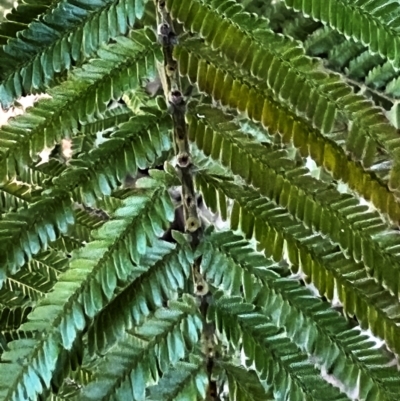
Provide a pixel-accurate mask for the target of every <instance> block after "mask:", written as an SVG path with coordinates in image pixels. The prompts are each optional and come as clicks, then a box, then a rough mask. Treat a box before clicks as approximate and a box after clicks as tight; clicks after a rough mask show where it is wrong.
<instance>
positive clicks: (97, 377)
mask: <svg viewBox="0 0 400 401" xmlns="http://www.w3.org/2000/svg"><path fill="white" fill-rule="evenodd" d="M128 319H129V318H128ZM201 326H202V322H201V319H200V318H199V316H197V315H196V305H195V302H194V300H193V299H191V298H190V297H185V298H184V299H181V300H178V301H176V300H175V301H174V300H171V301H170V302H168V308H165V307H159V308H158V309H157V310H155V311H154V312H152V313H151V314H150V315H149V316H148V318H147V319H146V321H145V322H143V321H142V322H141V323H136V324H135V328H131V329H129V330H128V331H127V332H125V331H123V332H122V333H121V337H120V338H119V341H118V343H117V345H116V346H115V347H112V348H111V349H110V350H109V351H108V352H107V354H106V355H105V357H104V358H102V359H100V360H99V362H98V363H97V364H95V368H94V377H93V381H92V382H91V383H90V384H89V385H88V386H86V387H85V388H84V389H83V391H82V393H81V397H80V398H79V399H81V400H82V401H83V400H95V399H97V398H98V397H99V396H101V397H102V399H104V400H108V399H114V397H115V396H117V397H118V398H119V399H122V398H123V397H124V396H125V397H128V398H130V399H133V400H142V399H144V394H145V389H146V387H147V386H148V385H149V384H152V383H157V382H158V381H159V379H160V375H161V374H163V373H166V375H167V376H168V375H169V374H170V373H171V370H170V369H171V366H174V372H177V371H178V370H181V369H182V367H186V369H182V372H181V373H183V372H185V375H187V376H186V377H183V378H180V380H177V377H176V378H175V380H173V381H174V384H175V385H176V387H177V388H175V389H171V388H168V391H166V392H165V394H168V393H170V392H171V394H170V396H173V397H174V396H177V394H178V393H179V392H183V393H184V394H190V392H192V391H193V384H194V381H195V383H196V384H197V385H198V386H199V387H198V391H201V392H202V393H204V392H205V389H204V385H205V382H204V378H202V376H201V375H202V374H203V375H204V373H202V372H201V370H202V367H203V363H202V361H198V360H196V362H197V364H196V365H195V366H193V365H190V364H185V363H183V364H182V365H180V363H179V361H180V360H181V359H183V358H186V357H187V354H188V351H189V350H192V349H193V348H194V347H195V346H196V345H197V342H198V339H199V337H200V332H201ZM187 329H188V331H187ZM157 366H159V369H160V370H158V369H157ZM177 373H178V374H179V372H177ZM196 376H197V377H196ZM178 377H179V376H178ZM161 380H164V381H165V380H166V377H165V376H163V379H161ZM184 381H188V382H187V383H182V382H184ZM160 384H161V383H160ZM170 384H172V383H170ZM182 384H183V385H182ZM201 384H202V385H201ZM181 386H182V387H184V388H182V387H181ZM185 387H186V388H185ZM150 389H151V387H150ZM158 391H160V390H158ZM150 394H152V395H154V396H156V394H157V389H154V390H153V391H152V390H150ZM165 397H166V395H165ZM156 399H158V398H156ZM164 399H170V398H164ZM171 399H175V398H171Z"/></svg>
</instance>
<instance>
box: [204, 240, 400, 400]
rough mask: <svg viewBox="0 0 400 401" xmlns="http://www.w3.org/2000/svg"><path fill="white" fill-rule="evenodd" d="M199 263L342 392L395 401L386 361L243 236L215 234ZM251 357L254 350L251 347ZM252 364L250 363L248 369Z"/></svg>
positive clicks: (217, 283)
mask: <svg viewBox="0 0 400 401" xmlns="http://www.w3.org/2000/svg"><path fill="white" fill-rule="evenodd" d="M202 252H203V254H204V255H212V256H211V257H207V258H205V259H204V258H203V261H204V265H203V269H204V270H203V271H204V274H205V276H206V277H207V279H208V280H210V282H211V283H213V284H214V285H215V286H216V287H219V288H221V289H223V290H224V291H225V293H226V294H228V295H240V294H241V290H240V286H243V294H244V298H245V300H246V301H247V302H254V303H255V304H256V305H257V306H258V307H259V308H261V309H260V310H261V311H263V313H264V314H265V316H268V317H269V319H270V320H271V321H272V322H274V324H276V325H277V326H278V327H282V328H284V329H285V330H286V332H287V335H288V336H289V337H290V339H291V340H292V341H293V342H294V343H295V344H296V345H297V346H298V347H299V348H301V349H302V350H303V351H305V352H307V353H308V354H310V355H313V356H314V357H315V358H316V361H317V363H318V364H319V365H320V366H323V367H324V368H325V369H326V370H327V371H330V372H332V374H333V375H334V377H336V378H337V379H338V380H340V382H342V383H343V384H344V385H345V386H346V388H349V389H351V388H356V387H357V386H359V389H360V393H361V394H364V396H365V397H366V399H368V398H367V397H368V396H369V397H372V395H374V396H375V397H377V398H379V399H382V400H395V399H396V396H397V390H396V389H397V387H398V386H399V385H400V379H399V378H398V377H397V375H396V374H397V369H396V368H395V367H393V366H391V367H389V366H390V365H391V361H392V358H393V357H389V356H388V355H387V354H386V353H385V352H383V351H382V350H381V349H377V348H376V346H375V343H374V342H373V341H371V340H370V339H369V338H368V337H367V336H366V335H365V334H361V333H360V332H359V330H358V329H355V328H352V326H351V325H350V324H349V322H348V321H346V319H345V318H344V317H343V316H342V315H341V314H339V313H338V312H337V311H334V310H333V309H332V308H331V307H330V304H329V303H327V302H321V300H320V298H319V297H317V296H316V295H314V294H312V293H311V291H310V290H308V289H307V288H305V287H304V285H303V284H301V283H300V282H299V281H298V280H296V279H291V278H286V277H284V276H285V269H284V267H283V266H282V265H281V264H279V263H276V262H274V261H273V260H271V259H270V258H266V257H265V256H264V255H262V254H260V253H257V252H255V251H254V249H253V248H252V246H251V245H250V243H249V242H248V241H246V240H244V238H243V237H242V236H239V235H235V234H233V233H232V232H220V233H218V232H213V233H211V234H209V235H208V236H207V239H206V242H205V243H204V248H203V249H202ZM250 349H252V350H253V351H252V352H253V353H254V346H253V347H251V348H250ZM251 363H252V360H250V361H249V365H251Z"/></svg>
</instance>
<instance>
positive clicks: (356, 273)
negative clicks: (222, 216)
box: [196, 172, 400, 352]
mask: <svg viewBox="0 0 400 401" xmlns="http://www.w3.org/2000/svg"><path fill="white" fill-rule="evenodd" d="M196 178H197V184H198V186H199V188H200V189H202V188H208V189H207V190H206V191H203V190H202V192H203V195H204V197H205V201H206V203H207V202H208V201H209V199H213V198H214V199H215V193H218V196H219V197H221V196H224V195H225V196H226V197H227V198H230V199H233V200H235V202H234V205H233V210H232V215H231V219H230V222H231V227H232V228H233V229H237V228H239V227H240V229H241V230H242V231H243V232H244V233H245V235H246V237H247V238H252V237H254V238H255V239H256V240H257V242H258V244H259V245H258V247H259V249H262V250H264V251H265V253H266V255H267V256H270V257H272V258H273V259H274V260H275V261H280V260H281V259H282V257H283V255H284V245H285V244H288V259H289V262H290V263H291V265H292V269H293V270H294V271H295V272H297V271H299V269H300V268H301V270H302V272H304V274H305V275H306V276H307V277H308V278H309V280H311V281H312V282H313V284H314V285H315V286H316V287H317V288H318V290H319V292H320V294H321V295H324V296H326V297H327V299H329V300H332V299H333V296H334V292H335V291H337V294H338V297H339V299H340V301H341V302H342V303H343V306H344V309H345V311H346V312H347V313H348V314H350V315H352V316H353V315H357V319H358V321H359V322H360V324H361V327H363V328H365V329H367V328H370V329H371V330H372V331H373V332H374V333H375V334H376V335H378V336H380V337H382V338H384V339H385V340H386V341H387V343H388V344H389V346H390V347H391V348H392V349H393V350H394V351H395V352H398V350H399V344H398V342H397V341H396V337H397V336H398V335H399V334H400V333H399V327H398V324H397V323H398V320H399V317H398V312H397V309H398V307H399V306H398V298H397V297H394V296H393V295H391V294H390V292H389V291H387V290H386V289H385V288H384V287H383V286H382V285H381V284H379V283H378V282H376V281H375V280H374V279H373V278H371V277H369V276H368V275H367V273H366V271H365V268H364V265H363V264H362V263H360V262H355V261H353V260H351V259H347V258H346V257H345V256H344V255H343V253H342V252H341V251H340V249H339V248H338V247H337V246H335V245H334V244H332V242H330V241H329V239H326V238H323V237H322V236H320V235H319V234H318V233H316V232H314V231H312V230H311V229H308V228H306V227H305V226H304V225H302V224H301V223H298V222H297V221H296V220H294V219H293V217H291V216H290V214H289V213H288V212H287V210H286V209H284V208H281V207H279V206H277V205H276V204H275V203H274V202H271V201H269V200H268V199H267V198H264V197H260V194H259V192H258V191H257V190H255V189H253V188H252V187H250V186H245V185H238V184H236V183H234V182H232V181H231V180H229V179H227V178H226V177H221V176H215V175H212V174H206V173H205V172H201V173H199V174H198V176H197V177H196ZM213 193H214V194H213ZM212 194H213V195H212ZM211 202H213V201H212V200H211ZM383 321H384V322H385V324H382V322H383Z"/></svg>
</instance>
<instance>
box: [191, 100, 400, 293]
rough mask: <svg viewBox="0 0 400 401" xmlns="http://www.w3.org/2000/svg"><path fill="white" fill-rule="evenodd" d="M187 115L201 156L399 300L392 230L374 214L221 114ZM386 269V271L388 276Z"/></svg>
mask: <svg viewBox="0 0 400 401" xmlns="http://www.w3.org/2000/svg"><path fill="white" fill-rule="evenodd" d="M193 110H196V113H193V114H190V115H189V137H190V139H191V140H192V141H194V142H196V145H197V146H198V147H199V149H201V150H203V151H204V153H205V155H207V156H211V157H212V158H213V159H215V160H218V161H219V162H220V163H221V164H223V165H224V166H225V167H227V168H229V169H230V170H231V171H232V173H234V174H237V175H239V176H241V177H242V178H243V179H244V180H246V182H247V183H249V184H252V185H253V186H254V187H256V188H258V189H259V190H260V193H261V194H263V195H264V196H266V197H268V198H269V199H271V200H273V201H275V202H276V204H277V205H279V206H282V207H284V208H286V209H287V210H288V212H289V213H290V214H291V215H292V216H293V217H294V218H296V219H297V220H298V221H301V222H303V223H304V224H305V225H306V226H307V227H309V228H313V229H314V230H316V231H319V232H321V233H322V234H324V235H327V236H329V238H330V239H331V240H332V241H333V242H335V243H338V244H339V245H340V247H341V249H342V250H343V251H346V254H347V255H349V256H350V257H352V258H353V259H354V260H355V261H357V262H358V261H361V260H362V261H363V262H364V263H365V266H366V267H367V269H368V272H369V273H370V275H371V276H374V277H376V278H377V279H378V280H379V281H382V282H383V283H384V284H385V286H386V287H387V288H389V289H390V290H391V291H392V292H393V293H394V294H399V288H398V285H399V283H400V264H399V263H398V260H397V251H393V248H392V247H393V245H394V244H395V243H396V241H397V230H393V229H390V228H389V227H390V226H389V225H388V224H387V223H385V221H384V220H383V219H382V218H381V216H380V215H379V213H377V212H371V211H370V210H369V207H368V206H366V205H364V206H363V205H360V201H359V199H358V198H357V197H355V196H352V195H350V194H342V193H340V192H339V191H338V190H337V189H336V188H335V185H334V184H333V182H332V183H331V184H329V183H327V182H323V181H321V180H318V179H315V178H313V177H311V176H310V174H309V170H308V169H307V168H306V167H304V166H303V165H301V164H299V163H298V162H295V161H294V160H292V159H291V157H290V155H289V153H288V151H286V150H283V149H281V148H277V147H274V146H272V145H270V144H268V143H265V144H260V143H259V142H258V141H257V140H256V139H254V138H251V137H250V136H248V135H245V134H244V133H242V132H241V131H240V127H239V126H238V125H237V124H236V127H235V123H234V121H233V119H232V118H231V119H229V118H227V117H226V115H224V114H223V113H222V112H221V111H218V110H217V109H215V108H211V107H209V106H202V107H201V106H197V105H195V106H194V107H193ZM198 115H200V116H201V118H199V117H198ZM216 121H217V122H218V123H216ZM211 207H212V205H211ZM387 264H390V265H391V266H392V269H391V271H390V272H389V271H388V269H386V265H387Z"/></svg>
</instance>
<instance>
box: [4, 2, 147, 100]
mask: <svg viewBox="0 0 400 401" xmlns="http://www.w3.org/2000/svg"><path fill="white" fill-rule="evenodd" d="M144 5H145V1H143V0H136V1H126V0H119V1H112V0H100V1H96V2H90V3H88V2H87V1H53V2H51V4H49V5H48V7H46V8H45V10H43V11H45V13H44V14H43V15H42V16H41V18H40V19H35V18H34V17H36V15H38V14H36V15H32V16H30V17H29V19H30V20H31V21H32V22H31V23H30V24H29V25H27V26H26V27H24V28H23V29H22V30H21V31H20V32H19V33H18V34H17V35H15V29H14V30H13V29H12V28H13V27H12V26H10V24H8V25H5V26H3V25H2V28H3V32H2V33H3V35H4V36H5V37H4V36H3V37H2V41H1V42H3V43H1V42H0V43H1V44H2V46H1V47H0V56H1V60H2V65H1V67H0V98H1V105H2V106H3V107H9V106H10V105H11V104H12V102H13V101H14V99H17V98H19V97H20V96H21V95H26V94H30V93H40V92H43V91H44V90H45V88H47V87H49V86H54V80H55V78H56V77H60V76H63V75H64V76H65V72H66V71H67V70H69V69H70V68H71V67H72V66H73V65H82V63H83V62H84V61H85V60H87V59H89V58H90V57H93V55H94V54H95V53H96V52H97V51H98V50H99V48H101V46H102V45H104V44H107V43H108V42H109V41H110V39H114V38H115V37H116V36H118V35H121V36H122V35H125V34H126V33H127V31H128V29H129V28H131V27H133V26H134V24H135V21H136V19H137V18H139V19H140V18H141V17H142V16H143V13H144ZM30 7H32V5H31V6H30ZM24 11H25V12H24V13H23V15H26V13H27V11H28V9H26V8H25V10H24ZM36 12H38V13H40V11H39V10H36ZM32 17H33V18H32ZM25 18H26V17H23V19H25ZM1 36H2V35H1ZM4 39H5V40H4ZM5 41H6V43H4V42H5Z"/></svg>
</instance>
